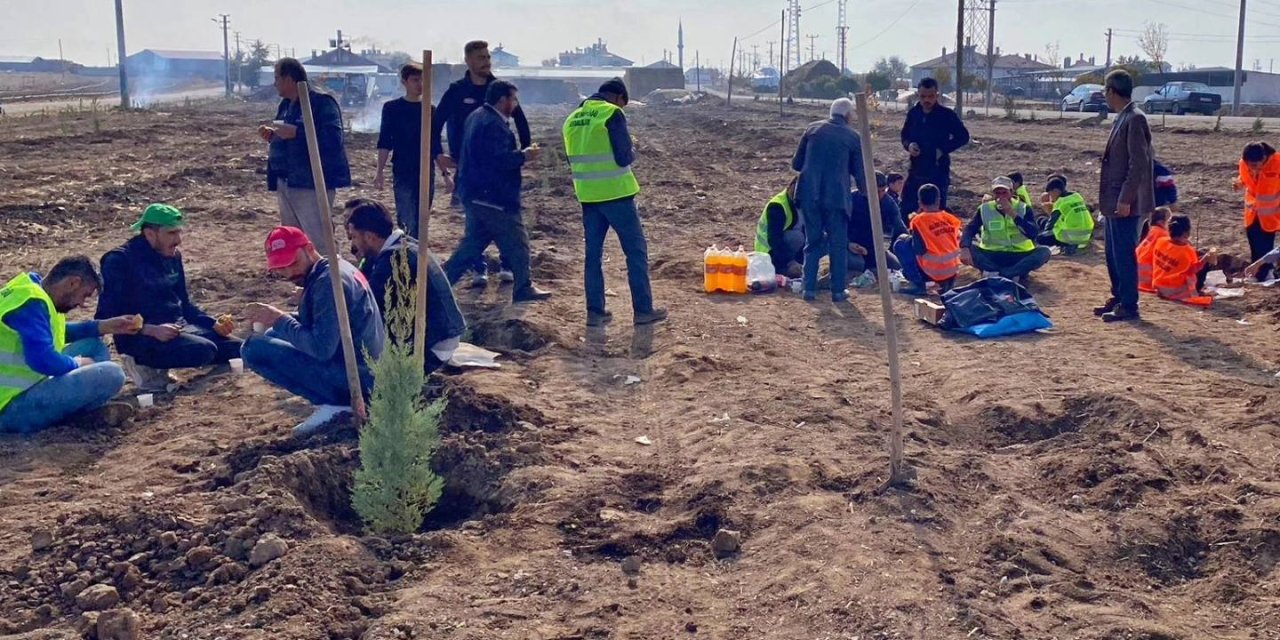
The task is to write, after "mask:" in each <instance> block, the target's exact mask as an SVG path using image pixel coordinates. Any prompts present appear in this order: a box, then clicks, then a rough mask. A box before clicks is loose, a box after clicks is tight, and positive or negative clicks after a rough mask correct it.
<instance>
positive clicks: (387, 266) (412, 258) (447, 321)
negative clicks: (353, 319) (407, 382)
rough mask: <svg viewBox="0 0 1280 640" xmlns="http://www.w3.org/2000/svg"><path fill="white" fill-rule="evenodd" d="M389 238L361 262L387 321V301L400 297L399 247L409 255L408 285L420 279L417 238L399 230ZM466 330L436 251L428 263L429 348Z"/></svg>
mask: <svg viewBox="0 0 1280 640" xmlns="http://www.w3.org/2000/svg"><path fill="white" fill-rule="evenodd" d="M388 240H390V242H389V244H387V246H386V248H384V249H383V250H382V251H381V252H379V253H378V255H377V256H376V257H374V258H373V259H371V260H365V261H364V262H363V263H361V265H360V271H361V272H363V273H364V274H365V276H366V277H367V278H368V279H369V288H370V289H371V290H372V291H373V299H374V300H376V301H377V302H378V308H379V309H380V310H381V311H382V318H383V320H384V321H385V320H386V317H387V304H388V300H390V301H391V302H395V301H397V300H398V299H399V298H398V295H397V292H396V291H395V279H394V275H395V262H394V261H393V258H395V256H396V254H397V253H399V252H400V250H402V249H405V250H407V251H408V254H409V273H410V277H409V286H416V284H417V282H418V241H417V240H414V239H413V238H410V237H409V236H407V235H405V233H404V232H403V231H400V230H399V229H397V230H396V231H394V232H392V237H391V238H388ZM388 290H390V297H389V298H388ZM466 330H467V321H466V319H464V318H463V317H462V310H461V309H459V308H458V300H457V298H454V297H453V287H451V286H450V285H449V278H447V277H445V275H444V270H443V269H441V268H440V262H439V261H438V260H436V257H435V255H434V254H433V255H431V264H429V265H427V347H428V348H430V346H431V345H433V344H435V343H437V342H440V341H441V340H448V339H450V338H459V337H462V334H463V332H465V331H466ZM387 333H388V334H390V333H391V328H390V327H388V328H387ZM390 337H392V338H395V339H397V340H399V339H400V338H402V336H394V335H393V336H390Z"/></svg>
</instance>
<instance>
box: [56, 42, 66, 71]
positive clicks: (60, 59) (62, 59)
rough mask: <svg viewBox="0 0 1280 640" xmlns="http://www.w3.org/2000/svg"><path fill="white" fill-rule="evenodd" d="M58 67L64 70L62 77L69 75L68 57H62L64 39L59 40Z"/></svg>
mask: <svg viewBox="0 0 1280 640" xmlns="http://www.w3.org/2000/svg"><path fill="white" fill-rule="evenodd" d="M58 66H59V67H60V68H61V69H62V75H63V77H65V76H66V75H67V57H66V56H64V55H62V38H58Z"/></svg>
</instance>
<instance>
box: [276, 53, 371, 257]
mask: <svg viewBox="0 0 1280 640" xmlns="http://www.w3.org/2000/svg"><path fill="white" fill-rule="evenodd" d="M275 78H276V80H275V83H276V92H277V93H279V94H280V98H281V100H280V106H279V107H277V108H276V119H275V122H273V123H272V124H269V125H263V126H261V127H259V128H258V135H259V136H261V137H262V139H263V140H265V141H267V142H268V143H270V144H271V150H270V152H269V153H268V155H267V189H268V190H270V191H275V192H276V196H277V198H278V199H279V202H280V223H281V224H282V225H284V226H287V227H298V228H301V229H303V230H304V231H306V233H307V235H308V236H310V237H312V238H316V239H317V241H318V242H320V243H322V246H321V248H322V249H323V250H324V251H325V252H326V253H328V252H329V249H330V248H329V247H327V246H324V245H323V243H324V242H326V241H327V238H328V237H329V236H328V234H326V233H325V232H324V227H323V226H322V225H326V224H327V225H330V227H332V225H333V221H332V220H324V219H323V217H324V215H323V213H321V211H320V204H319V202H318V201H317V200H316V183H315V179H314V178H313V177H312V175H311V156H310V155H309V154H308V152H307V138H306V133H305V131H304V130H303V118H302V103H301V102H299V99H298V83H299V82H305V81H306V80H307V70H306V69H303V68H302V63H300V62H298V61H297V60H294V59H293V58H281V59H280V60H279V61H277V62H276V71H275ZM311 110H312V115H313V116H314V117H315V123H316V142H317V143H318V144H319V147H320V163H321V166H322V167H323V168H324V182H325V189H326V190H327V193H326V195H327V196H328V197H329V205H330V206H333V202H334V198H335V196H336V194H335V193H334V190H335V189H344V188H346V187H350V186H351V167H350V165H348V164H347V152H346V149H345V148H344V147H343V141H342V135H343V128H342V108H341V107H339V106H338V101H337V100H335V99H334V98H333V96H331V95H329V94H327V93H321V92H319V91H316V90H315V89H312V90H311Z"/></svg>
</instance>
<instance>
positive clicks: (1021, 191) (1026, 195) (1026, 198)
mask: <svg viewBox="0 0 1280 640" xmlns="http://www.w3.org/2000/svg"><path fill="white" fill-rule="evenodd" d="M1014 195H1015V196H1017V197H1018V199H1019V200H1021V201H1023V202H1024V203H1026V205H1027V206H1028V207H1030V206H1033V205H1034V204H1035V203H1033V202H1031V192H1030V191H1027V186H1026V185H1022V186H1021V187H1018V191H1017V192H1016V193H1014Z"/></svg>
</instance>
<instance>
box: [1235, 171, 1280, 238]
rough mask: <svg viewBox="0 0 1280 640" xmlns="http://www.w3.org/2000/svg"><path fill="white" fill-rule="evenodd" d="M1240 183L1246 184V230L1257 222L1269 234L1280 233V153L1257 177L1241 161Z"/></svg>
mask: <svg viewBox="0 0 1280 640" xmlns="http://www.w3.org/2000/svg"><path fill="white" fill-rule="evenodd" d="M1240 182H1243V183H1244V226H1245V228H1248V227H1250V226H1252V225H1253V223H1254V221H1257V222H1258V223H1259V226H1261V227H1262V230H1263V231H1266V232H1267V233H1275V232H1277V231H1280V153H1273V154H1271V157H1270V158H1267V161H1266V162H1264V163H1263V164H1262V170H1260V171H1258V175H1256V176H1255V175H1254V174H1253V172H1252V171H1250V170H1249V165H1248V164H1245V161H1244V160H1241V161H1240Z"/></svg>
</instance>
